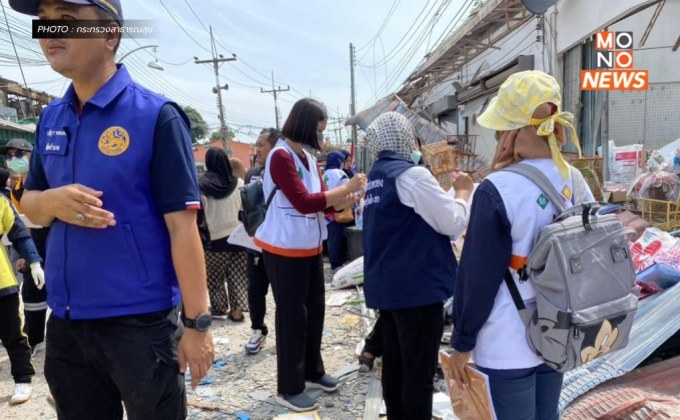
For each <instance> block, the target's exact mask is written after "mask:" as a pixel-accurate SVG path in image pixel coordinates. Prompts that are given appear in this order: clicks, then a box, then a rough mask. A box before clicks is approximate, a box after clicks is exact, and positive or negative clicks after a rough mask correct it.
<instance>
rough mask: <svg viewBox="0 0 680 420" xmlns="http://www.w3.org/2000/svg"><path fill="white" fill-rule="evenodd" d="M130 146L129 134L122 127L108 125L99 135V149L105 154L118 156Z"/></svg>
mask: <svg viewBox="0 0 680 420" xmlns="http://www.w3.org/2000/svg"><path fill="white" fill-rule="evenodd" d="M129 146H130V135H129V134H128V132H127V131H126V130H125V129H124V128H123V127H109V128H107V129H106V131H104V132H103V133H102V135H101V136H100V137H99V151H100V152H102V153H104V154H105V155H106V156H119V155H122V154H123V153H125V151H126V150H127V149H128V147H129Z"/></svg>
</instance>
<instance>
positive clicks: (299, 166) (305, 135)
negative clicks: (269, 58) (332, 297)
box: [254, 99, 366, 411]
mask: <svg viewBox="0 0 680 420" xmlns="http://www.w3.org/2000/svg"><path fill="white" fill-rule="evenodd" d="M327 119H328V115H327V114H326V109H325V108H324V106H323V105H322V104H321V103H320V102H318V101H315V100H313V99H301V100H299V101H298V102H296V103H295V105H294V106H293V109H292V110H291V112H290V115H289V116H288V119H287V120H286V123H285V125H284V126H283V130H282V133H283V136H284V137H285V138H284V139H280V140H279V141H278V143H277V144H276V147H274V149H273V150H272V151H271V153H270V154H269V156H268V157H267V163H266V164H265V171H264V174H263V187H264V196H265V197H269V195H270V193H271V192H272V191H273V190H274V189H275V188H277V191H276V193H275V195H274V198H273V200H272V202H271V205H270V206H269V209H268V210H267V216H266V218H265V220H264V222H263V223H262V225H260V227H259V228H258V230H257V232H256V233H255V239H254V240H255V243H256V244H257V245H258V246H259V247H261V248H262V255H263V260H264V266H265V269H266V271H267V276H268V277H269V280H270V281H271V285H272V291H273V293H274V300H275V301H276V359H277V368H278V395H277V401H278V402H279V403H280V404H281V405H283V406H285V407H288V408H290V409H291V410H294V411H309V410H313V409H314V408H315V407H316V406H317V402H316V400H315V399H314V398H312V397H310V396H309V395H308V394H306V393H305V392H304V391H305V386H306V387H307V388H308V389H310V388H317V389H322V390H324V391H327V392H332V391H335V390H337V388H338V381H337V380H336V379H335V378H332V377H331V376H329V375H326V372H325V370H324V366H323V360H322V358H321V336H322V332H323V321H324V312H325V296H324V294H325V290H324V288H325V282H324V274H323V260H322V256H321V252H322V243H323V241H324V240H325V239H326V237H327V231H326V222H325V220H324V211H325V210H326V209H330V208H333V210H336V211H337V210H342V209H344V208H347V207H350V206H351V205H353V204H354V203H355V202H356V201H357V197H358V196H357V195H356V194H354V193H356V192H358V191H360V190H362V189H363V188H364V186H365V184H366V177H365V175H357V176H355V177H354V178H353V179H352V180H351V181H350V182H348V183H347V184H345V185H342V186H340V187H338V188H335V189H332V190H327V189H326V186H325V184H324V183H323V180H322V179H321V176H320V174H319V168H318V166H317V163H316V160H315V159H314V157H312V155H311V154H310V153H309V152H307V151H306V150H305V147H311V148H313V149H317V150H318V149H320V147H321V145H320V141H321V139H322V135H323V132H324V130H325V129H326V124H327Z"/></svg>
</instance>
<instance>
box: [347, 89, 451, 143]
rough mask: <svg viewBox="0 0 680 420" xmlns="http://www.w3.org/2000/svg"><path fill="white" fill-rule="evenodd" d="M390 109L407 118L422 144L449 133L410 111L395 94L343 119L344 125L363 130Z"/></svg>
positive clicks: (433, 141)
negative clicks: (355, 126)
mask: <svg viewBox="0 0 680 420" xmlns="http://www.w3.org/2000/svg"><path fill="white" fill-rule="evenodd" d="M390 111H394V112H398V113H400V114H403V115H404V116H405V117H406V118H408V119H409V121H411V123H412V124H413V126H414V127H415V129H416V132H417V133H418V137H419V138H420V140H421V141H422V142H423V144H430V143H436V142H438V141H441V140H445V139H446V137H447V136H449V135H450V134H449V133H447V132H446V131H445V130H444V129H442V128H441V127H439V126H438V125H437V124H435V123H433V122H430V121H428V120H426V119H425V118H423V117H421V116H420V115H418V114H416V113H415V112H413V111H411V109H409V107H408V106H406V104H405V103H404V102H403V101H402V100H401V99H399V97H398V96H396V95H389V96H386V97H384V98H383V99H381V100H379V101H378V102H377V103H376V104H375V105H373V106H372V107H370V108H368V109H365V110H363V111H361V112H359V113H358V114H356V115H355V116H353V117H350V118H349V119H348V120H347V121H345V125H357V126H359V127H360V128H361V129H362V130H364V131H365V130H366V129H367V128H368V126H369V125H371V123H372V122H373V121H374V120H375V119H376V118H378V116H379V115H380V114H383V113H385V112H390Z"/></svg>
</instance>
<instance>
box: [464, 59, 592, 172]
mask: <svg viewBox="0 0 680 420" xmlns="http://www.w3.org/2000/svg"><path fill="white" fill-rule="evenodd" d="M546 102H549V103H552V104H554V105H556V106H557V112H555V113H554V114H553V115H551V116H549V117H547V118H542V119H536V118H533V114H534V111H535V110H536V108H537V107H538V106H539V105H542V104H544V103H546ZM573 121H574V115H573V114H571V113H570V112H562V93H561V88H560V85H559V83H557V80H555V78H554V77H552V76H551V75H549V74H547V73H544V72H542V71H538V70H527V71H522V72H519V73H515V74H513V75H511V76H510V77H508V78H507V79H506V80H505V82H503V84H502V85H501V87H500V89H499V90H498V96H496V97H495V98H493V99H492V100H491V102H490V103H489V106H488V108H487V109H486V111H484V113H483V114H482V115H480V116H479V117H478V118H477V122H478V123H479V125H481V126H482V127H485V128H489V129H491V130H496V131H511V130H517V129H520V128H522V127H526V126H528V125H531V126H535V127H538V131H537V134H538V135H539V136H547V137H548V143H549V145H550V153H551V155H552V157H553V161H554V162H555V166H557V169H558V170H559V172H560V174H561V175H562V178H564V179H567V178H568V177H569V165H568V164H567V162H566V160H564V157H563V156H562V153H561V152H560V148H559V147H558V145H557V138H556V137H555V133H554V131H555V123H559V124H561V125H563V126H564V127H565V128H568V129H569V130H571V132H572V134H573V137H572V138H573V139H575V140H574V141H573V143H574V145H575V146H576V149H577V150H578V155H579V158H580V157H581V147H580V146H579V141H578V136H577V135H576V129H575V128H574V124H573Z"/></svg>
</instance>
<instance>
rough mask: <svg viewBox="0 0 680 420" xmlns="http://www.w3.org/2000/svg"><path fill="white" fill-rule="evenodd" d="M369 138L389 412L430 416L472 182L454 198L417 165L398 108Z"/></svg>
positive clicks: (377, 299)
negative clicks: (456, 243)
mask: <svg viewBox="0 0 680 420" xmlns="http://www.w3.org/2000/svg"><path fill="white" fill-rule="evenodd" d="M366 137H367V138H368V147H369V150H370V151H371V152H372V153H374V154H376V155H377V157H378V159H377V161H376V162H375V163H374V164H373V167H372V168H371V171H370V173H369V175H368V183H367V184H366V198H365V199H364V227H363V230H364V231H363V245H364V292H365V295H366V304H367V305H368V307H370V308H374V309H379V310H380V322H381V324H382V335H383V372H382V385H383V397H384V399H385V404H386V406H387V417H388V418H389V419H390V420H400V419H408V420H430V419H431V418H432V393H433V388H434V384H433V382H434V374H435V369H436V367H437V352H438V350H439V343H440V340H441V337H442V334H443V329H444V317H443V302H444V301H445V300H446V299H448V298H449V297H451V295H452V294H453V286H454V278H455V276H456V266H457V264H456V257H455V256H454V254H453V248H452V247H451V237H456V236H459V235H461V234H462V233H463V231H464V230H465V227H466V226H467V221H468V216H469V212H470V206H469V204H468V202H467V200H468V199H469V197H470V192H471V191H472V188H473V185H474V184H473V181H472V179H471V178H470V177H469V176H468V175H465V174H460V175H459V176H458V178H457V179H456V180H455V182H454V183H453V186H454V188H455V190H456V198H453V197H451V196H450V195H449V194H448V193H447V192H446V191H444V190H443V189H442V188H441V187H440V186H439V183H438V182H437V180H436V178H435V177H434V175H432V174H431V173H430V171H429V170H428V169H427V168H425V167H423V166H418V165H416V164H415V163H414V162H413V161H412V160H411V158H410V156H411V155H412V153H413V151H414V150H416V134H415V130H414V128H413V126H412V125H411V123H410V122H409V121H408V119H406V117H404V116H403V115H401V114H399V113H396V112H387V113H385V114H382V115H381V116H379V117H378V118H377V119H376V120H375V121H374V122H373V123H372V124H371V125H370V126H369V127H368V129H367V131H366Z"/></svg>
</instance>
